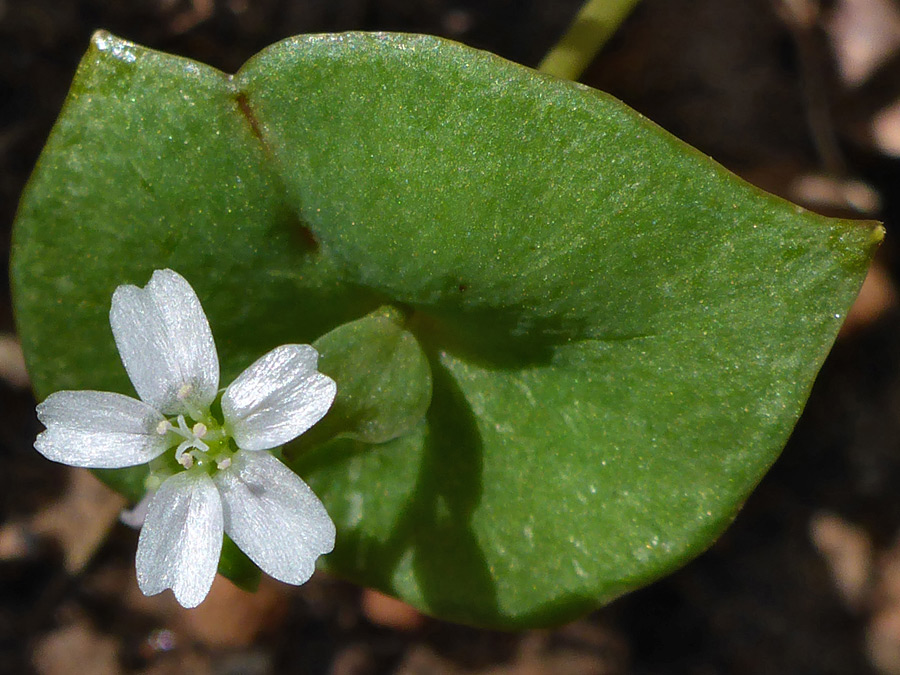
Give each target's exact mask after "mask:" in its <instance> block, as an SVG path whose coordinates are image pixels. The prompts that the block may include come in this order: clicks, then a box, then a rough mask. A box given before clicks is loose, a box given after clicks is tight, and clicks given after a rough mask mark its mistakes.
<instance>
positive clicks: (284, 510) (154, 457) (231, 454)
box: [34, 270, 336, 607]
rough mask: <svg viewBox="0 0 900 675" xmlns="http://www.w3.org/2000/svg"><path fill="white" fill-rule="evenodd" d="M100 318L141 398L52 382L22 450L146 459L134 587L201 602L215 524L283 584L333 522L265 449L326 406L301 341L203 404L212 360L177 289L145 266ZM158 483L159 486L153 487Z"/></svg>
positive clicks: (214, 378)
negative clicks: (59, 387)
mask: <svg viewBox="0 0 900 675" xmlns="http://www.w3.org/2000/svg"><path fill="white" fill-rule="evenodd" d="M109 320H110V325H111V326H112V332H113V336H114V337H115V341H116V346H117V347H118V349H119V354H120V355H121V357H122V363H123V364H124V365H125V370H126V371H127V372H128V376H129V377H130V378H131V382H132V384H133V385H134V388H135V390H136V391H137V393H138V396H140V399H141V400H137V399H134V398H130V397H128V396H123V395H122V394H113V393H107V392H99V391H61V392H57V393H55V394H52V395H51V396H49V397H48V398H47V400H45V401H44V402H43V403H41V404H40V405H39V406H38V408H37V413H38V418H39V419H40V421H41V422H42V423H43V424H44V425H45V426H46V427H47V429H46V431H44V432H42V433H41V434H40V435H39V436H38V438H37V440H36V441H35V445H34V447H35V448H36V449H37V450H38V452H40V453H41V454H42V455H44V456H45V457H47V458H48V459H52V460H54V461H57V462H62V463H63V464H69V465H72V466H82V467H88V468H94V469H100V468H119V467H126V466H134V465H137V464H144V463H148V462H149V463H150V470H151V474H150V475H151V479H150V480H149V481H148V485H149V487H151V488H152V487H154V485H153V484H151V483H155V485H157V486H158V489H157V490H156V492H155V494H153V496H152V498H151V499H150V501H149V504H147V515H146V519H145V520H144V526H143V528H142V530H141V535H140V539H139V541H138V549H137V578H138V585H139V586H140V588H141V590H142V591H143V592H144V594H145V595H155V594H156V593H160V592H161V591H163V590H165V589H166V588H171V589H172V590H173V591H174V593H175V597H176V598H177V599H178V602H180V603H181V604H182V605H183V606H185V607H196V606H197V605H198V604H200V602H201V601H202V600H203V599H204V598H205V597H206V594H207V593H208V592H209V588H210V586H211V585H212V582H213V578H214V577H215V574H216V568H217V566H218V562H219V555H220V553H221V548H222V533H223V531H224V532H226V533H227V534H228V536H230V537H231V538H232V539H233V540H234V542H235V543H236V544H237V545H238V546H239V547H240V548H241V549H242V550H243V551H244V553H246V554H247V555H248V556H249V557H250V559H251V560H253V562H255V563H256V564H257V565H259V567H260V568H261V569H262V570H263V571H265V572H266V573H267V574H269V575H271V576H273V577H275V578H276V579H280V580H281V581H284V582H287V583H290V584H302V583H304V582H305V581H306V580H307V579H309V577H310V576H311V575H312V573H313V570H314V568H315V561H316V558H318V557H319V556H320V555H322V554H324V553H328V552H330V551H331V550H332V548H334V536H335V530H334V524H333V523H332V522H331V519H330V518H329V517H328V514H327V513H326V511H325V507H324V506H322V503H321V502H320V501H319V499H318V498H317V497H316V496H315V494H313V492H312V490H311V489H310V488H309V487H308V486H307V485H306V483H304V482H303V481H302V480H300V478H299V477H298V476H297V475H296V474H295V473H294V472H293V471H291V470H290V469H288V468H287V467H286V466H285V465H284V464H282V463H281V462H280V461H279V460H277V459H276V458H275V457H273V456H272V455H270V454H269V453H267V452H261V451H264V450H268V449H271V448H275V447H277V446H280V445H282V444H284V443H287V442H288V441H290V440H292V439H294V438H296V437H297V436H299V435H300V434H302V433H303V432H304V431H306V430H307V429H309V428H310V427H311V426H312V425H313V424H315V423H316V422H318V421H319V419H321V418H322V416H323V415H324V414H325V413H326V412H327V410H328V408H329V407H330V406H331V403H332V401H333V400H334V396H335V391H336V387H335V383H334V381H332V380H331V379H330V378H328V377H327V376H325V375H323V374H321V373H319V372H317V371H316V364H317V361H318V353H317V352H316V350H315V349H313V348H312V347H310V346H309V345H284V346H282V347H278V348H276V349H273V350H272V351H271V352H269V353H268V354H266V355H265V356H263V357H262V358H260V359H259V360H258V361H256V362H255V363H253V364H252V365H251V366H250V367H249V368H247V369H246V370H245V371H244V372H243V373H241V375H239V376H238V378H237V379H236V380H235V381H234V382H232V383H231V385H229V387H228V388H227V389H225V392H224V393H223V394H222V398H221V410H222V419H221V420H219V419H216V417H215V416H214V415H213V414H212V413H211V412H210V406H211V404H212V403H213V402H214V401H215V399H216V397H217V395H218V389H219V361H218V356H217V354H216V346H215V343H214V342H213V337H212V332H211V331H210V328H209V322H208V321H207V319H206V315H205V314H204V313H203V308H202V307H201V306H200V301H199V300H198V298H197V295H196V294H195V293H194V290H193V289H192V288H191V286H190V284H188V282H187V281H186V280H185V279H184V278H183V277H181V276H180V275H178V274H177V273H175V272H173V271H172V270H157V271H156V272H154V273H153V276H152V278H151V279H150V282H149V283H148V284H147V286H146V287H145V288H143V289H141V288H138V287H137V286H119V287H118V288H117V289H116V291H115V293H114V294H113V298H112V308H111V310H110V313H109ZM160 482H161V484H160Z"/></svg>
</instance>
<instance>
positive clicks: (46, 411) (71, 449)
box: [34, 391, 168, 469]
mask: <svg viewBox="0 0 900 675" xmlns="http://www.w3.org/2000/svg"><path fill="white" fill-rule="evenodd" d="M37 416H38V419H39V420H40V421H41V422H42V423H43V425H44V426H45V427H47V430H46V431H44V432H42V433H41V434H39V435H38V437H37V440H35V442H34V448H35V450H37V451H38V452H39V453H41V454H42V455H43V456H44V457H46V458H47V459H52V460H53V461H54V462H62V463H63V464H68V465H70V466H84V467H88V468H91V469H118V468H120V467H123V466H135V465H137V464H146V463H147V462H149V461H150V460H151V459H154V458H156V457H158V456H159V455H161V454H162V453H163V452H165V451H166V448H167V446H168V443H167V442H166V439H165V438H164V437H163V436H160V435H159V434H158V433H157V432H156V427H157V425H158V424H159V423H160V422H161V421H162V420H163V416H162V415H160V414H159V413H158V412H156V410H154V409H153V408H152V407H150V406H149V405H147V404H146V403H144V402H143V401H138V400H137V399H136V398H131V397H130V396H123V395H122V394H112V393H109V392H105V391H58V392H56V393H55V394H51V395H50V396H48V397H47V400H45V401H44V402H43V403H41V404H40V405H38V407H37Z"/></svg>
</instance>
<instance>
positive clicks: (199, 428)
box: [191, 422, 207, 438]
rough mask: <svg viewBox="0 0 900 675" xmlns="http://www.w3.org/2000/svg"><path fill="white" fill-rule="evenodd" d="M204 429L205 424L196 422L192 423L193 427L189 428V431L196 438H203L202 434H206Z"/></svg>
mask: <svg viewBox="0 0 900 675" xmlns="http://www.w3.org/2000/svg"><path fill="white" fill-rule="evenodd" d="M206 431H207V429H206V425H205V424H203V422H197V423H196V424H195V425H194V428H193V429H191V433H192V434H194V436H195V437H196V438H203V437H204V436H206Z"/></svg>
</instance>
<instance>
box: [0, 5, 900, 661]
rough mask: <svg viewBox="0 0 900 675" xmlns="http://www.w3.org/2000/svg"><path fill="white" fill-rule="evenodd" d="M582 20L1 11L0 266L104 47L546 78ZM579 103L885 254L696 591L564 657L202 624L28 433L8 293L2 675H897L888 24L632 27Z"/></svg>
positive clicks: (899, 596)
mask: <svg viewBox="0 0 900 675" xmlns="http://www.w3.org/2000/svg"><path fill="white" fill-rule="evenodd" d="M579 6H580V2H578V1H577V0H0V229H2V235H0V255H2V256H4V257H6V258H8V255H9V248H10V229H11V226H12V222H13V219H14V217H15V210H16V204H17V201H18V196H19V194H20V192H21V190H22V188H23V187H24V185H25V182H26V181H27V179H28V176H29V173H30V172H31V170H32V168H33V166H34V163H35V161H36V159H37V157H38V154H39V152H40V150H41V147H42V145H43V143H44V141H45V140H46V137H47V134H48V133H49V131H50V128H51V126H52V124H53V121H54V119H55V117H56V115H57V114H58V112H59V109H60V107H61V105H62V102H63V100H64V98H65V95H66V91H67V88H68V86H69V83H70V81H71V78H72V76H73V74H74V71H75V68H76V66H77V64H78V61H79V59H80V57H81V55H82V53H83V52H84V51H85V50H86V48H87V45H88V39H89V37H90V34H91V33H92V31H93V30H94V29H96V28H106V29H108V30H110V31H112V32H113V33H116V34H118V35H120V36H122V37H125V38H127V39H130V40H133V41H135V42H138V43H141V44H144V45H147V46H150V47H153V48H156V49H160V50H163V51H168V52H173V53H176V54H180V55H183V56H187V57H190V58H193V59H197V60H199V61H203V62H206V63H209V64H211V65H213V66H216V67H217V68H220V69H222V70H224V71H228V72H233V71H235V70H236V69H237V68H238V67H239V66H240V65H241V63H243V62H244V61H245V60H246V59H247V58H249V57H250V56H251V55H253V54H254V53H255V52H257V51H259V50H260V49H262V48H263V47H265V46H267V45H269V44H271V43H272V42H275V41H277V40H279V39H281V38H284V37H287V36H290V35H295V34H299V33H315V32H335V31H344V30H392V31H406V32H420V33H432V34H437V35H441V36H444V37H448V38H451V39H454V40H458V41H460V42H463V43H465V44H468V45H471V46H474V47H479V48H483V49H487V50H490V51H492V52H495V53H497V54H500V55H501V56H504V57H506V58H507V59H511V60H513V61H517V62H519V63H523V64H525V65H528V66H535V65H536V64H537V63H538V62H539V61H540V59H541V57H542V56H543V55H544V54H545V53H546V52H547V50H548V49H549V48H550V47H551V46H552V45H553V44H554V43H555V42H556V40H558V39H559V37H560V36H561V35H562V34H563V33H564V31H565V29H566V27H567V25H568V24H569V22H570V21H571V19H572V18H573V16H574V14H575V12H576V11H577V10H578V8H579ZM581 80H582V81H583V82H585V83H587V84H589V85H591V86H594V87H597V88H599V89H604V90H606V91H609V92H610V93H612V94H614V95H615V96H617V97H619V98H620V99H622V100H624V101H625V102H626V103H627V104H629V105H630V106H632V107H634V108H636V109H637V110H638V111H640V112H642V113H644V114H645V115H647V116H648V117H650V118H651V119H653V120H654V121H656V122H657V123H659V124H660V125H662V126H663V127H665V128H666V129H668V130H669V131H671V132H672V133H674V134H675V135H677V136H679V137H680V138H682V139H684V140H685V141H687V142H688V143H691V144H692V145H694V146H696V147H698V148H699V149H700V150H701V151H703V152H704V153H706V154H708V155H710V156H712V157H713V158H714V159H716V160H717V161H719V162H721V163H722V164H724V165H725V166H727V167H728V168H730V169H732V170H733V171H736V172H737V173H739V174H740V175H742V176H744V177H745V178H747V179H748V180H749V181H751V182H753V183H755V184H757V185H759V186H761V187H763V188H765V189H767V190H769V191H772V192H775V193H777V194H780V195H782V196H784V197H786V198H788V199H790V200H792V201H794V202H797V203H800V204H802V205H804V206H806V207H808V208H811V209H813V210H816V211H819V212H821V213H825V214H828V215H841V216H849V217H860V218H877V219H879V220H882V221H884V222H885V227H886V229H887V238H886V241H885V244H884V245H883V247H882V250H881V251H880V254H879V257H878V259H877V261H876V263H875V265H874V266H873V268H872V271H871V272H870V274H869V278H868V279H867V281H866V284H865V286H864V288H863V292H862V294H861V296H860V299H859V300H858V302H857V304H856V306H855V307H854V310H853V312H852V313H851V315H850V316H849V317H848V320H847V324H846V325H845V327H844V329H843V331H842V333H841V336H840V337H839V339H838V343H837V345H836V346H835V348H834V351H833V352H832V354H831V356H830V357H829V359H828V361H827V363H826V365H825V367H824V369H823V371H822V373H821V375H820V377H819V379H818V381H817V384H816V386H815V389H814V392H813V395H812V398H811V399H810V401H809V404H808V406H807V410H806V412H805V413H804V416H803V418H802V419H801V421H800V423H799V424H798V426H797V429H796V431H795V433H794V436H793V438H792V439H791V441H790V443H789V444H788V446H787V448H786V449H785V451H784V454H783V456H782V458H781V459H780V460H779V461H778V462H777V463H776V465H775V467H774V468H773V470H772V471H771V472H770V473H769V475H768V476H767V477H766V478H765V479H764V480H763V482H762V483H761V485H760V486H759V488H758V490H757V491H756V492H755V494H754V495H753V496H752V497H751V498H750V500H749V502H748V503H747V505H746V507H745V508H744V510H743V511H742V512H741V514H740V515H739V517H738V518H737V520H736V522H735V524H734V525H733V526H732V528H731V529H730V530H729V531H728V532H727V533H726V534H725V535H724V536H723V537H722V538H721V539H720V541H719V542H718V543H717V544H715V545H714V546H713V547H712V548H711V549H710V550H709V551H708V552H707V553H706V554H704V555H703V556H701V557H700V558H699V559H697V560H696V561H695V562H693V563H692V564H690V565H689V566H687V567H686V568H685V569H683V570H682V571H680V572H678V573H676V574H674V575H672V576H671V577H669V578H667V579H665V580H662V581H660V582H658V583H656V584H655V585H653V586H651V587H649V588H646V589H644V590H641V591H638V592H636V593H633V594H631V595H629V596H627V597H625V598H622V599H620V600H618V601H617V602H615V603H613V604H612V605H611V606H609V607H606V608H605V609H603V610H600V611H598V612H595V613H594V614H592V615H590V616H588V617H586V618H584V619H581V620H579V621H576V622H574V623H572V624H569V625H566V626H563V627H561V628H558V629H555V630H540V631H528V632H521V633H499V632H491V631H482V630H475V629H471V628H466V627H461V626H456V625H452V624H448V623H445V622H441V621H436V620H433V619H430V618H427V617H423V616H421V615H419V614H418V613H416V612H415V611H414V610H412V609H411V608H409V607H406V606H404V605H402V604H400V603H398V602H396V601H393V600H391V599H389V598H385V597H384V596H381V595H378V594H375V593H372V592H369V591H365V590H363V589H359V588H357V587H354V586H352V585H350V584H347V583H344V582H342V581H339V580H336V579H333V578H329V577H327V576H325V575H322V574H319V575H317V576H316V577H315V578H314V579H313V580H312V581H311V582H310V583H308V584H306V585H305V586H303V587H301V588H299V589H296V588H292V587H288V586H285V585H282V584H279V583H277V582H274V581H272V580H265V579H264V581H263V584H262V585H261V587H260V591H259V592H258V593H257V594H255V595H251V594H247V593H244V592H242V591H239V590H237V589H236V588H234V587H233V586H231V584H230V583H228V582H227V581H223V580H221V579H219V580H217V582H216V584H215V585H214V586H213V590H212V593H211V594H210V596H209V598H208V599H207V601H206V602H205V603H204V604H203V605H202V606H201V607H200V608H199V609H197V610H192V611H186V610H183V609H181V608H180V607H179V606H178V605H177V604H176V603H175V601H174V599H173V598H172V597H171V594H168V593H167V594H164V595H162V596H156V597H154V598H145V597H143V596H142V595H141V594H140V592H139V591H138V589H137V585H136V582H135V579H134V551H135V546H136V541H137V533H136V532H135V531H133V530H130V529H128V528H126V527H125V526H123V525H120V524H118V523H117V515H118V512H119V510H120V509H121V507H122V502H121V500H120V499H119V498H118V497H117V496H115V495H113V494H112V493H111V492H110V491H109V490H107V489H106V488H104V487H102V486H101V485H100V484H99V483H98V482H97V481H96V480H95V479H94V478H93V476H92V475H91V474H89V473H88V472H86V471H81V470H76V469H69V468H67V467H63V466H60V465H56V464H52V463H50V462H48V461H46V460H44V459H43V458H42V457H40V456H39V455H38V454H37V453H36V452H34V450H33V449H32V447H31V444H32V442H33V440H34V436H35V435H36V434H37V432H38V431H39V429H40V426H39V424H38V423H37V421H36V419H35V416H34V400H33V398H32V396H31V393H30V389H29V384H28V378H27V374H26V373H25V369H24V365H23V364H22V358H21V352H20V351H19V349H18V343H17V341H16V337H15V325H14V321H13V313H12V309H11V306H10V299H9V283H8V281H7V279H6V278H5V277H4V279H3V280H2V282H0V673H3V674H5V673H15V674H20V673H24V674H27V673H41V674H47V675H64V674H69V673H73V674H74V673H79V674H85V673H86V674H92V675H93V674H97V675H115V674H120V673H122V674H124V673H128V674H132V673H146V674H153V675H163V674H167V673H173V674H174V673H198V674H233V675H237V674H248V675H263V674H269V673H311V674H320V673H321V674H327V673H331V674H334V675H369V674H376V673H402V674H407V675H413V674H415V675H429V674H432V673H433V674H435V675H437V674H452V675H462V674H484V675H487V674H491V675H501V674H502V675H515V674H522V675H542V674H545V673H547V674H550V673H564V674H565V673H573V674H597V675H619V674H622V675H624V674H635V675H638V674H641V675H644V674H646V675H651V674H652V675H656V674H660V675H662V674H669V673H675V674H680V673H685V674H691V675H713V674H718V673H722V674H725V673H727V674H730V675H742V674H763V673H790V674H793V675H804V674H809V675H813V674H815V675H821V674H831V673H834V674H836V675H837V674H841V675H843V674H848V673H849V674H857V673H859V674H863V675H867V674H873V675H877V674H886V675H892V674H896V673H900V537H898V534H900V311H898V302H897V291H896V280H897V274H898V271H900V269H898V265H900V262H898V244H896V243H895V238H896V239H898V240H900V237H896V236H895V235H896V232H897V226H898V224H900V223H897V220H898V208H900V0H834V1H832V2H826V1H824V0H821V1H820V0H728V1H727V2H723V1H722V0H643V2H642V3H640V4H639V6H638V8H637V10H636V11H635V12H634V13H633V14H632V15H631V16H630V17H629V19H628V20H627V21H626V22H625V24H624V25H623V26H622V28H621V29H620V30H619V31H618V32H617V33H616V35H615V36H614V38H613V39H612V40H611V41H610V42H609V43H608V44H607V46H606V48H605V49H604V50H603V52H602V53H601V54H600V55H599V56H598V58H597V59H596V60H595V61H594V63H593V64H592V65H591V67H590V68H589V69H588V70H587V72H586V73H585V74H584V76H583V77H582V78H581Z"/></svg>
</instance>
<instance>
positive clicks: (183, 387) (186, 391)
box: [176, 384, 193, 401]
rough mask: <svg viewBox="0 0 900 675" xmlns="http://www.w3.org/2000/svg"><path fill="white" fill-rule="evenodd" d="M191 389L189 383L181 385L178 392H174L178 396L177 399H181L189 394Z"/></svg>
mask: <svg viewBox="0 0 900 675" xmlns="http://www.w3.org/2000/svg"><path fill="white" fill-rule="evenodd" d="M192 389H193V387H192V386H191V385H189V384H183V385H181V387H179V389H178V393H177V394H176V396H177V397H178V400H179V401H183V400H184V399H186V398H187V397H188V396H190V395H191V390H192Z"/></svg>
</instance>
